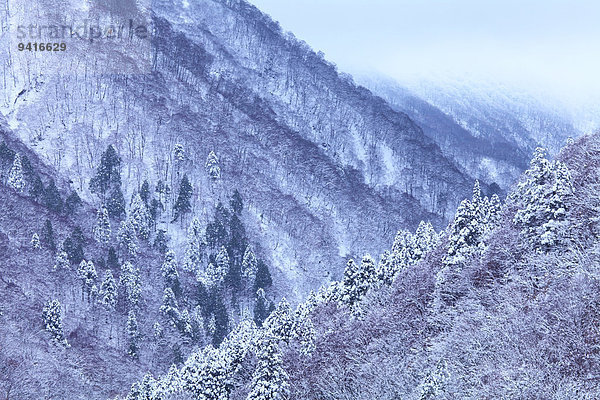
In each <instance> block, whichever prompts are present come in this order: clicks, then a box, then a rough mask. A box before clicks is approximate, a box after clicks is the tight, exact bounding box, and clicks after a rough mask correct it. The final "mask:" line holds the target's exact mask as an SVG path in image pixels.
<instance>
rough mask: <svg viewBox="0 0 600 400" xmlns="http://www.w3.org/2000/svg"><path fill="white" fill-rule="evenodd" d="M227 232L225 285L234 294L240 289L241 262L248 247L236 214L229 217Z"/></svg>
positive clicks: (242, 227) (244, 233)
mask: <svg viewBox="0 0 600 400" xmlns="http://www.w3.org/2000/svg"><path fill="white" fill-rule="evenodd" d="M229 232H230V240H229V243H228V245H227V252H228V254H229V271H228V273H227V284H228V286H229V287H230V288H231V289H232V290H233V293H234V294H235V293H237V292H238V291H239V290H240V289H241V288H242V262H243V258H244V252H245V250H246V247H247V246H248V240H247V239H246V229H245V228H244V225H243V224H242V222H241V221H240V219H239V217H238V216H237V215H236V214H233V215H232V216H231V220H230V224H229Z"/></svg>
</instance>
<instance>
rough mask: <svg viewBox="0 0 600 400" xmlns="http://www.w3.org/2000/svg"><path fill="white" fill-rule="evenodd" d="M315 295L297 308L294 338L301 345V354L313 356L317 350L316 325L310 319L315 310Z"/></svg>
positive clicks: (312, 294) (310, 296) (311, 295)
mask: <svg viewBox="0 0 600 400" xmlns="http://www.w3.org/2000/svg"><path fill="white" fill-rule="evenodd" d="M314 297H315V294H314V292H311V294H310V295H309V299H308V300H307V301H306V302H305V303H300V304H299V305H298V307H297V308H296V315H295V320H294V327H293V329H292V337H293V338H294V339H295V340H297V341H298V342H299V343H300V353H301V354H303V355H307V356H308V355H311V354H312V353H313V351H314V350H315V337H316V331H315V325H314V324H313V322H312V320H311V318H310V312H311V311H312V310H313V309H314V308H313V307H314V304H313V303H312V302H313V301H314Z"/></svg>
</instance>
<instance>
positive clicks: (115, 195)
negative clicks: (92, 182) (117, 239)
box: [106, 186, 125, 219]
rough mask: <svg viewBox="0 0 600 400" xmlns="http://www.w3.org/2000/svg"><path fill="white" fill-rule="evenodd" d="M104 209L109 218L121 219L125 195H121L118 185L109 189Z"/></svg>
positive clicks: (123, 211) (123, 214) (123, 212)
mask: <svg viewBox="0 0 600 400" xmlns="http://www.w3.org/2000/svg"><path fill="white" fill-rule="evenodd" d="M106 209H107V210H108V215H109V216H110V217H111V218H115V219H122V218H123V217H124V216H125V197H123V192H121V187H120V186H119V187H116V186H115V187H113V188H111V189H110V191H109V193H108V198H107V200H106Z"/></svg>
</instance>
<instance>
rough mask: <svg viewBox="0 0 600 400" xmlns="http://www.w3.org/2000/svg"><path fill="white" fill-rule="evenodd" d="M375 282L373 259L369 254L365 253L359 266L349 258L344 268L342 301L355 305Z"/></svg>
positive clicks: (375, 272) (375, 274)
mask: <svg viewBox="0 0 600 400" xmlns="http://www.w3.org/2000/svg"><path fill="white" fill-rule="evenodd" d="M376 282H377V271H376V267H375V261H373V258H371V256H370V255H368V254H367V255H365V256H364V257H363V259H362V262H361V264H360V266H358V265H357V264H356V263H355V262H354V260H349V261H348V264H347V265H346V269H345V270H344V280H343V282H342V299H341V300H342V302H343V303H345V304H346V305H348V306H351V307H353V306H355V305H356V304H357V303H358V302H360V300H362V298H363V297H364V296H365V295H366V294H367V292H368V291H369V289H370V288H371V287H372V286H373V285H374V284H375V283H376Z"/></svg>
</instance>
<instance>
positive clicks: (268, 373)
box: [246, 337, 289, 400]
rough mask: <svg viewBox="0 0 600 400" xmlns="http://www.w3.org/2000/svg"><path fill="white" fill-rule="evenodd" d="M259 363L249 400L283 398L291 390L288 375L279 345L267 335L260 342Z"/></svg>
mask: <svg viewBox="0 0 600 400" xmlns="http://www.w3.org/2000/svg"><path fill="white" fill-rule="evenodd" d="M257 358H258V365H257V366H256V369H255V371H254V374H253V375H252V383H251V384H250V387H251V389H250V393H249V394H248V397H246V399H247V400H280V399H281V400H283V399H287V394H288V391H289V383H288V375H287V373H286V372H285V370H284V369H283V361H282V360H281V354H280V350H279V346H278V345H277V342H276V341H275V340H272V339H271V338H268V337H265V338H262V339H261V340H260V341H259V344H258V353H257Z"/></svg>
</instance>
